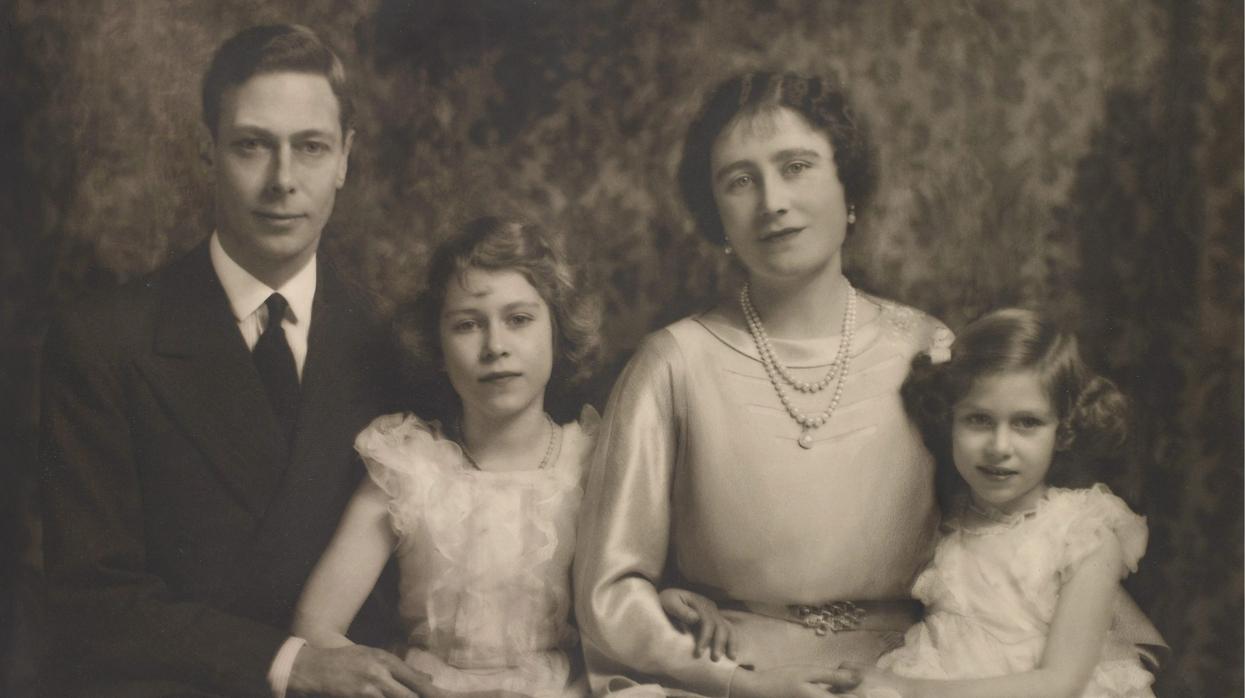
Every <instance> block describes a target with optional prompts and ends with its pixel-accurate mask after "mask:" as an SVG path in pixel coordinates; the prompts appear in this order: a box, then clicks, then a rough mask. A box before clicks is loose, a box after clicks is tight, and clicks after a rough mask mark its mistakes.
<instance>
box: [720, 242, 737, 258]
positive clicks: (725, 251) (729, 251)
mask: <svg viewBox="0 0 1245 698" xmlns="http://www.w3.org/2000/svg"><path fill="white" fill-rule="evenodd" d="M722 254H724V255H726V256H727V257H729V256H731V255H733V254H735V250H733V249H731V246H730V245H724V246H723V247H722Z"/></svg>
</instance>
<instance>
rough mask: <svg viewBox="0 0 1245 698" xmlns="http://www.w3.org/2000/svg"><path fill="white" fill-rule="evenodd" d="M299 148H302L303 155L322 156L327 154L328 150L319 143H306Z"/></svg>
mask: <svg viewBox="0 0 1245 698" xmlns="http://www.w3.org/2000/svg"><path fill="white" fill-rule="evenodd" d="M300 147H301V148H302V151H303V152H304V153H307V154H308V155H323V154H324V153H327V152H328V150H329V147H328V145H327V144H325V143H320V142H319V141H307V142H306V143H303V144H302V145H301V146H300Z"/></svg>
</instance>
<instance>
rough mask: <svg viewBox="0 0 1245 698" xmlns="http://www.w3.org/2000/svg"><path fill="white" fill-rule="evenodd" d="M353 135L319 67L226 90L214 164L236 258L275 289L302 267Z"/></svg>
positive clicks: (226, 237)
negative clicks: (346, 130)
mask: <svg viewBox="0 0 1245 698" xmlns="http://www.w3.org/2000/svg"><path fill="white" fill-rule="evenodd" d="M353 138H354V132H353V131H351V132H349V133H345V134H343V133H342V129H341V124H340V122H339V117H338V103H337V97H336V96H335V95H334V94H333V90H332V88H331V87H330V86H329V82H328V80H327V79H326V78H324V77H323V76H321V75H316V74H313V73H294V72H281V73H262V74H259V75H255V76H253V77H252V78H251V79H249V80H247V81H246V82H244V83H242V84H241V85H238V86H236V87H232V88H230V89H227V90H225V92H224V93H223V94H222V95H221V110H220V123H219V124H218V125H217V132H216V138H215V141H214V143H213V153H214V157H213V164H214V169H215V173H216V225H217V230H218V231H219V233H220V238H221V244H222V245H223V246H224V248H225V250H226V252H228V253H229V256H230V257H232V258H233V259H234V261H236V262H238V264H240V265H241V266H242V267H243V268H244V269H246V270H247V271H249V272H250V273H251V274H253V275H255V276H256V278H258V279H260V280H261V281H264V282H265V283H268V284H269V285H270V286H273V287H276V286H279V285H281V284H282V283H284V282H285V281H286V280H287V279H289V277H291V276H293V275H294V274H295V273H296V272H298V271H299V270H300V269H302V268H303V266H305V265H306V263H307V261H308V260H310V259H311V257H312V255H314V254H315V251H316V248H317V246H318V244H319V242H320V233H321V231H322V230H323V229H324V224H325V222H327V221H328V218H329V215H330V214H331V213H332V212H333V201H334V199H335V198H336V196H337V190H338V189H340V188H341V186H342V184H344V183H345V181H346V163H347V158H348V156H349V154H350V145H351V142H352V140H353Z"/></svg>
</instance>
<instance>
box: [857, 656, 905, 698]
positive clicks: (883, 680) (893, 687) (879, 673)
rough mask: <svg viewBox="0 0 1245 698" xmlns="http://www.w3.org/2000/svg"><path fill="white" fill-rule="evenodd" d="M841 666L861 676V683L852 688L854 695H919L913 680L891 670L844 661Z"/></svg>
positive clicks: (880, 697) (894, 697)
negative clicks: (897, 674)
mask: <svg viewBox="0 0 1245 698" xmlns="http://www.w3.org/2000/svg"><path fill="white" fill-rule="evenodd" d="M839 668H840V669H842V670H845V671H852V672H855V673H856V674H857V675H858V676H859V677H860V684H859V685H857V686H856V688H855V689H853V690H852V695H855V696H859V697H860V698H917V696H918V695H919V692H918V691H917V689H916V684H915V683H914V682H913V681H911V680H910V679H905V678H903V677H902V676H896V675H895V674H892V673H890V672H889V671H885V670H882V669H878V668H877V667H873V666H868V665H865V664H857V663H855V662H844V663H843V664H841V665H839Z"/></svg>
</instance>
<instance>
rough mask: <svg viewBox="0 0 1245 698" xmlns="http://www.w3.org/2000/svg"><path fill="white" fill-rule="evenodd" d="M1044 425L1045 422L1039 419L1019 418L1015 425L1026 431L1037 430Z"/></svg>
mask: <svg viewBox="0 0 1245 698" xmlns="http://www.w3.org/2000/svg"><path fill="white" fill-rule="evenodd" d="M1044 423H1045V422H1043V421H1042V420H1040V419H1038V418H1037V417H1018V418H1017V419H1016V420H1015V424H1016V427H1017V428H1020V429H1026V430H1028V429H1037V428H1038V427H1040V426H1042V425H1043V424H1044Z"/></svg>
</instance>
